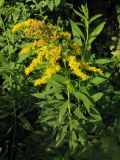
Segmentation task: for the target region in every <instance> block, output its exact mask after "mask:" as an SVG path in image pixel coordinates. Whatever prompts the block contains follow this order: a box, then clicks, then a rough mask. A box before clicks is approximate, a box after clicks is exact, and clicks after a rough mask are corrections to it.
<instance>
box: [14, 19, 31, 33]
mask: <svg viewBox="0 0 120 160" xmlns="http://www.w3.org/2000/svg"><path fill="white" fill-rule="evenodd" d="M33 22H34V20H33V19H28V20H27V21H23V22H20V23H18V24H16V25H15V26H14V27H13V29H12V32H16V31H18V30H19V29H20V28H22V27H25V28H28V27H29V26H30V24H32V23H33Z"/></svg>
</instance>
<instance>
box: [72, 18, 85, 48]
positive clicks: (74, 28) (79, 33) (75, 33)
mask: <svg viewBox="0 0 120 160" xmlns="http://www.w3.org/2000/svg"><path fill="white" fill-rule="evenodd" d="M70 24H71V28H72V33H73V36H74V39H75V41H76V42H77V43H78V44H79V45H80V46H82V40H81V38H82V39H85V37H84V35H83V33H82V31H81V29H80V28H79V27H78V26H77V25H76V24H75V23H74V22H73V21H72V20H70Z"/></svg>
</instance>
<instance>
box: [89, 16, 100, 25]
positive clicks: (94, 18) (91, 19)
mask: <svg viewBox="0 0 120 160" xmlns="http://www.w3.org/2000/svg"><path fill="white" fill-rule="evenodd" d="M101 16H102V14H96V15H94V16H93V17H91V18H90V20H89V24H90V23H91V22H93V21H94V20H96V19H97V18H99V17H101Z"/></svg>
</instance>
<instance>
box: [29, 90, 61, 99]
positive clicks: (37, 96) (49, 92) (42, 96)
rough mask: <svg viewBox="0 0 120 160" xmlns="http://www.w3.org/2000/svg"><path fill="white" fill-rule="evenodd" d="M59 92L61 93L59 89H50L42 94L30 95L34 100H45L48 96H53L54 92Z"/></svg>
mask: <svg viewBox="0 0 120 160" xmlns="http://www.w3.org/2000/svg"><path fill="white" fill-rule="evenodd" d="M59 91H61V89H60V88H52V89H47V90H45V91H43V92H42V93H34V94H32V95H33V96H34V97H36V98H40V99H45V98H47V96H48V95H50V94H55V93H56V92H59Z"/></svg>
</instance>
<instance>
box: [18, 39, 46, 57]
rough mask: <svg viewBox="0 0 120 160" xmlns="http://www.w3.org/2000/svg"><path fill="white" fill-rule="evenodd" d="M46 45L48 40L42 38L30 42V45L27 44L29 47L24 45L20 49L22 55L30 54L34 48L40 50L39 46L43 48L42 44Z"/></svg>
mask: <svg viewBox="0 0 120 160" xmlns="http://www.w3.org/2000/svg"><path fill="white" fill-rule="evenodd" d="M45 45H46V42H45V41H44V40H43V39H40V40H38V41H34V42H32V43H29V45H27V47H24V48H23V49H22V50H21V51H20V55H24V54H28V53H29V52H30V51H32V50H34V51H35V52H38V50H39V48H41V47H42V46H45Z"/></svg>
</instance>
